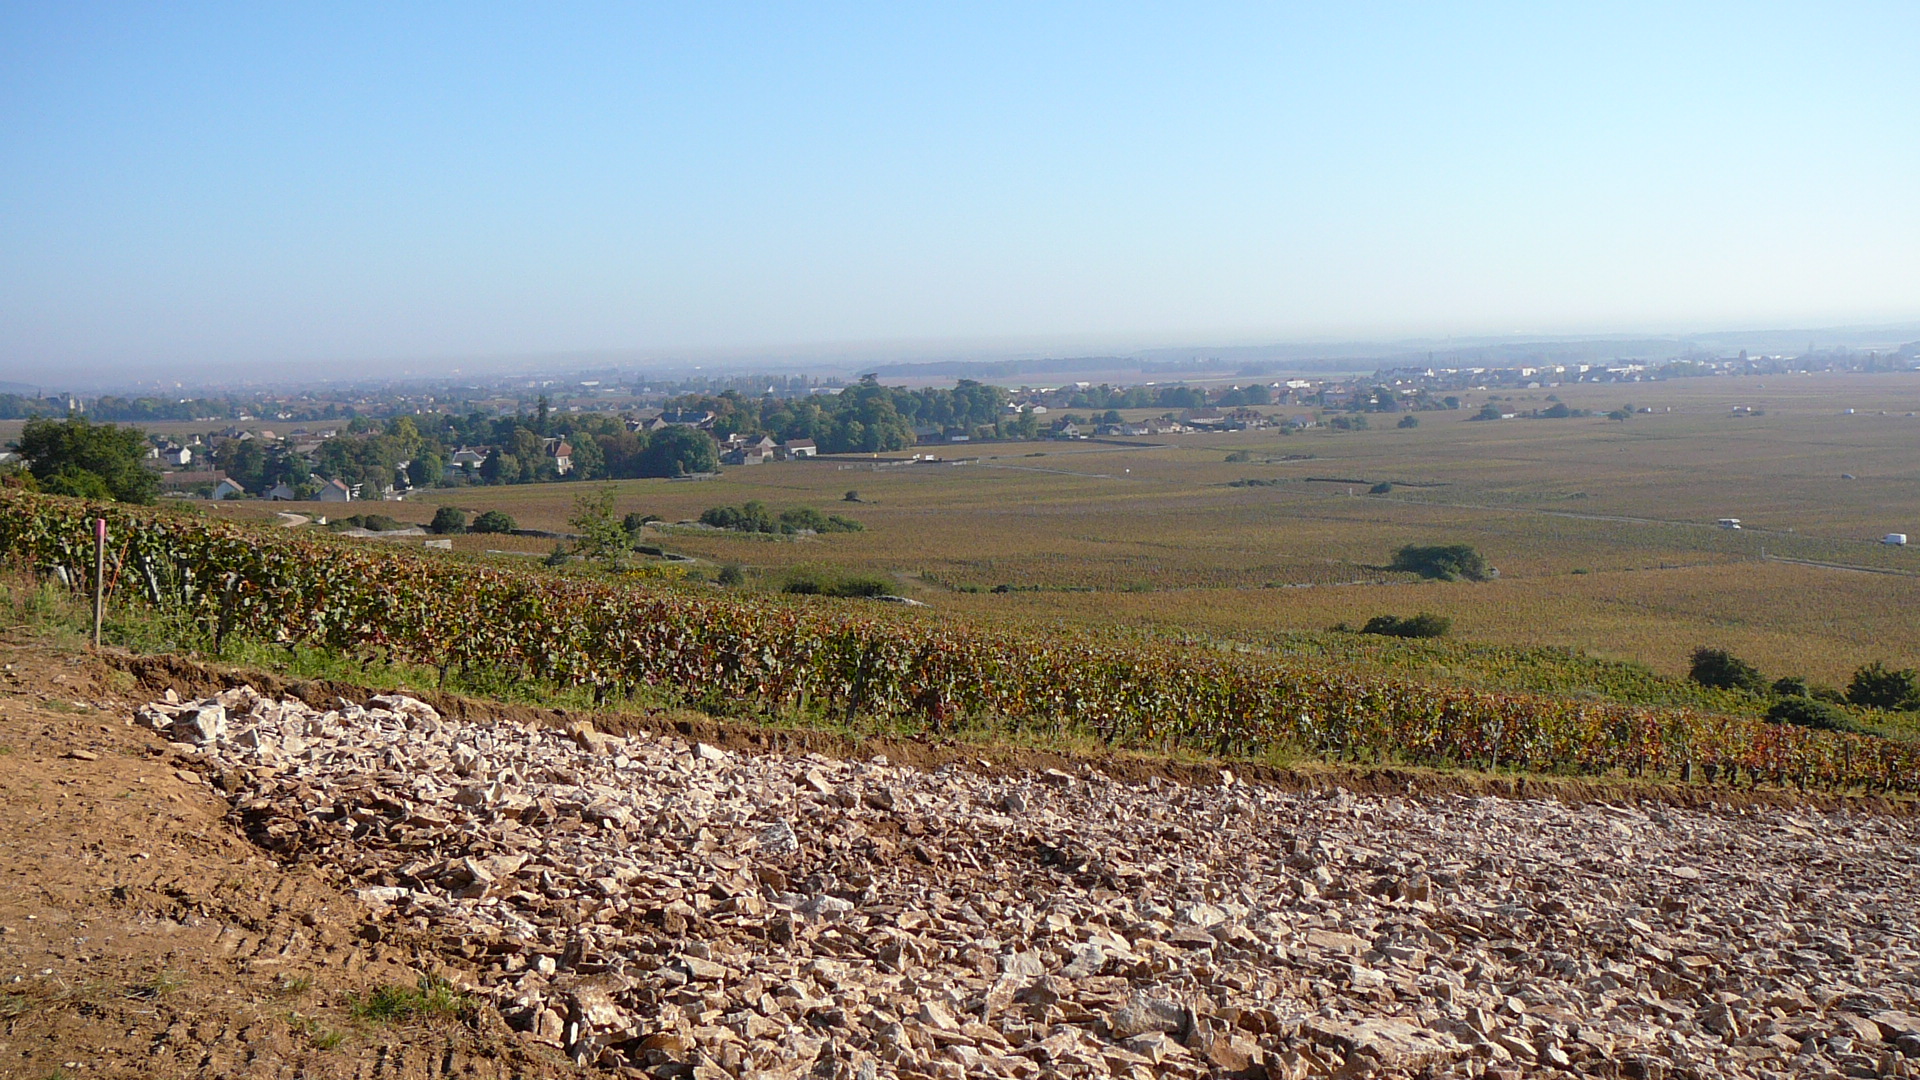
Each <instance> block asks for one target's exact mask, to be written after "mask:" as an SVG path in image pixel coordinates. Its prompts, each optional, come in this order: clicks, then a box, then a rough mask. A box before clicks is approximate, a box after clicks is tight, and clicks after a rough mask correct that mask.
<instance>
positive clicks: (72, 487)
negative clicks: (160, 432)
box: [20, 416, 160, 503]
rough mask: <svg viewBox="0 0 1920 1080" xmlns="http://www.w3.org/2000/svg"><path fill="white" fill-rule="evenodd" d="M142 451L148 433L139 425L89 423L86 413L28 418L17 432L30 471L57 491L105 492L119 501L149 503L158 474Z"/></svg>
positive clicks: (155, 490)
mask: <svg viewBox="0 0 1920 1080" xmlns="http://www.w3.org/2000/svg"><path fill="white" fill-rule="evenodd" d="M146 452H147V437H146V433H145V432H143V431H141V430H140V429H139V428H130V427H120V426H119V425H117V424H93V423H88V422H87V418H86V417H84V416H69V417H67V418H66V419H65V420H46V419H42V420H29V421H27V425H26V427H25V428H23V429H21V432H20V456H21V458H23V459H24V460H25V461H26V463H27V469H28V471H30V472H32V473H33V476H34V479H36V480H38V481H40V485H41V486H42V487H43V488H45V489H46V490H47V491H51V492H53V493H55V494H58V495H82V496H88V497H93V498H98V497H100V496H101V495H102V494H103V493H104V494H106V495H109V496H111V497H112V498H115V499H118V500H119V501H121V502H133V503H150V502H152V501H153V498H154V496H155V495H156V494H158V493H159V491H160V478H159V477H158V476H156V475H154V473H153V472H152V471H151V470H149V469H148V468H147V467H146V466H145V465H144V464H142V461H143V459H144V458H145V457H146Z"/></svg>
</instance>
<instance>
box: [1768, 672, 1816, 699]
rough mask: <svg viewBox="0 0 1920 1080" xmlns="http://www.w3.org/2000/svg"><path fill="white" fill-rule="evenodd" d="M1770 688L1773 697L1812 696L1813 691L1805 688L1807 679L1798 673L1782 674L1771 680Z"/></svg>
mask: <svg viewBox="0 0 1920 1080" xmlns="http://www.w3.org/2000/svg"><path fill="white" fill-rule="evenodd" d="M1771 689H1772V690H1773V693H1774V696H1775V697H1812V696H1813V692H1812V691H1811V690H1809V689H1808V688H1807V680H1805V679H1803V678H1801V677H1800V676H1798V675H1782V676H1781V677H1779V678H1778V679H1775V680H1773V686H1772V688H1771Z"/></svg>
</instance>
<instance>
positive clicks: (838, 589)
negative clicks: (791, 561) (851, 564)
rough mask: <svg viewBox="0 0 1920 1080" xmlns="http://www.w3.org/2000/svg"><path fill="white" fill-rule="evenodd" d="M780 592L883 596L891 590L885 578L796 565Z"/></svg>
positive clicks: (789, 572) (788, 573) (817, 594)
mask: <svg viewBox="0 0 1920 1080" xmlns="http://www.w3.org/2000/svg"><path fill="white" fill-rule="evenodd" d="M780 591H781V592H788V593H794V594H795V595H799V596H885V595H887V594H888V593H889V592H892V591H893V586H892V585H891V584H889V583H888V581H887V579H885V578H882V577H875V576H873V575H871V574H844V573H841V572H839V571H837V570H831V569H825V568H822V567H818V566H797V567H795V568H793V569H792V570H789V571H788V572H787V577H786V580H785V581H784V582H782V583H781V585H780Z"/></svg>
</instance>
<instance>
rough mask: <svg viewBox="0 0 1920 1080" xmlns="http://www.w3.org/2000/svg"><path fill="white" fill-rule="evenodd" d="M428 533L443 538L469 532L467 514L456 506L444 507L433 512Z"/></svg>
mask: <svg viewBox="0 0 1920 1080" xmlns="http://www.w3.org/2000/svg"><path fill="white" fill-rule="evenodd" d="M427 531H428V532H431V533H438V534H439V535H441V536H458V535H459V534H461V533H464V532H466V531H467V512H466V511H465V510H462V509H460V508H459V507H455V506H443V507H441V508H440V509H438V510H435V511H434V512H433V523H432V524H430V525H428V526H427Z"/></svg>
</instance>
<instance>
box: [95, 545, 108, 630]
mask: <svg viewBox="0 0 1920 1080" xmlns="http://www.w3.org/2000/svg"><path fill="white" fill-rule="evenodd" d="M106 617H107V519H106V518H94V519H93V647H94V648H96V649H98V648H99V647H100V625H101V623H103V622H104V621H105V620H106Z"/></svg>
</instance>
